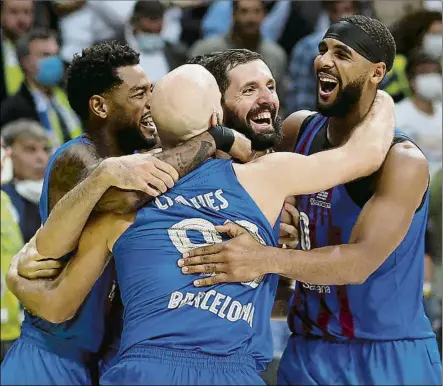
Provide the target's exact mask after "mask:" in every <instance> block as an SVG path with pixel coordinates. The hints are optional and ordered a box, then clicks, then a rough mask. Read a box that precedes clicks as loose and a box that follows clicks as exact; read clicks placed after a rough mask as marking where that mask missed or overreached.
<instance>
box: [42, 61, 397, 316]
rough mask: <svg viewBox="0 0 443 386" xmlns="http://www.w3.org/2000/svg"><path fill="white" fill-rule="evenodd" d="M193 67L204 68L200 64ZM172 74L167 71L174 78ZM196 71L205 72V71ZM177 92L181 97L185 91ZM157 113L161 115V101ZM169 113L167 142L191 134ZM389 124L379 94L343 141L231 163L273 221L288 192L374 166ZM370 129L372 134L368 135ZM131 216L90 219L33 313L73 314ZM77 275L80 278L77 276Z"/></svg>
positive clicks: (170, 88)
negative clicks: (312, 151) (173, 126)
mask: <svg viewBox="0 0 443 386" xmlns="http://www.w3.org/2000/svg"><path fill="white" fill-rule="evenodd" d="M195 71H197V69H196V70H195ZM195 71H189V73H188V74H187V72H186V71H183V73H182V74H181V76H183V77H184V78H183V79H182V81H183V82H186V83H187V84H188V86H189V88H191V87H193V88H195V91H196V93H195V95H196V96H199V98H201V99H200V102H201V103H202V104H203V99H205V98H208V97H210V95H208V90H206V89H205V88H204V87H202V84H200V83H199V82H197V81H196V80H195V79H196V73H195ZM198 71H206V70H204V69H203V68H201V69H198ZM174 75H175V74H172V75H169V76H171V77H174ZM201 75H202V76H204V74H201ZM166 77H168V75H166ZM167 81H168V79H166V80H165V83H164V88H163V92H169V93H173V92H175V91H176V88H175V87H174V82H169V83H168V82H167ZM209 91H210V90H209ZM209 94H210V92H209ZM154 97H155V96H154ZM182 97H183V98H185V99H186V93H184V94H183V95H182ZM196 98H197V97H196ZM197 99H198V98H197ZM196 101H198V100H196ZM154 103H155V102H154ZM184 104H185V103H184ZM212 112H213V106H212V105H209V106H207V107H206V111H205V110H204V109H201V110H200V112H199V114H201V115H202V117H201V119H202V122H203V120H206V121H208V120H209V119H210V116H211V114H212ZM156 113H158V114H160V115H161V114H162V110H161V104H160V105H159V110H158V111H157V112H156ZM169 113H171V112H169ZM173 114H176V116H171V119H172V120H173V121H174V122H176V123H182V126H183V130H181V131H180V132H178V133H179V134H180V135H181V136H182V137H177V138H176V139H174V138H173V137H172V136H171V134H172V133H173V132H174V131H173V130H171V131H170V132H169V134H168V135H169V138H170V142H171V143H172V142H173V141H175V142H180V141H181V140H182V139H183V137H184V136H187V135H192V130H193V129H192V128H190V127H187V126H186V122H180V121H179V118H180V116H181V111H180V105H178V109H177V110H175V112H173ZM168 115H169V114H168ZM393 127H394V118H393V103H392V100H391V99H390V98H389V97H388V96H386V95H384V94H380V96H379V100H378V101H377V103H376V104H375V105H374V109H373V111H372V113H371V114H370V115H369V117H368V119H367V120H365V122H364V123H363V124H362V125H361V126H359V127H357V128H356V130H355V132H354V133H353V135H352V136H351V139H350V140H349V141H348V143H347V144H345V145H344V146H342V147H340V148H337V149H334V150H331V151H327V152H323V153H319V154H316V155H313V156H309V157H305V156H301V155H298V154H294V153H274V154H270V155H266V156H263V157H261V158H260V159H258V160H256V161H254V162H250V163H249V164H245V165H241V164H235V165H234V169H235V172H236V174H237V177H238V179H239V182H240V183H241V184H242V185H243V187H244V188H245V189H246V190H247V191H248V193H249V194H250V195H251V197H252V198H253V199H254V201H255V202H256V203H257V205H258V206H259V207H260V209H261V210H262V211H263V213H264V215H265V216H266V218H267V219H268V220H269V222H270V224H271V225H273V224H274V223H275V221H276V219H277V217H278V215H279V213H280V211H281V207H282V205H283V202H284V200H285V198H286V197H287V196H289V195H297V194H304V193H310V192H315V191H318V190H322V189H327V188H328V187H330V186H333V185H336V184H337V183H342V182H346V181H349V180H352V179H354V178H357V177H359V176H361V175H367V174H370V173H372V172H373V171H374V170H376V169H377V168H378V167H379V166H380V164H381V162H382V161H383V158H384V156H385V154H386V152H387V149H388V148H389V144H390V142H391V141H392V137H393ZM368 130H369V131H370V133H368ZM197 132H198V130H195V131H194V133H197ZM374 132H376V133H377V135H372V134H374ZM159 135H160V137H161V136H162V129H161V127H159ZM350 160H355V161H354V167H353V168H349V167H348V166H349V162H350ZM313 174H317V175H318V176H320V178H318V179H315V180H313V179H312V178H311V176H312V175H313ZM257 181H260V183H257ZM269 197H273V200H269ZM134 218H135V214H134V213H132V214H127V215H115V214H108V215H102V216H98V217H96V218H94V219H92V220H91V221H90V222H89V223H88V225H87V226H86V228H85V230H84V232H83V234H82V237H81V240H80V246H79V249H78V252H77V254H76V256H75V257H74V258H73V259H72V260H71V262H70V263H69V264H68V266H67V267H66V268H65V269H64V270H63V272H62V274H61V275H60V276H59V277H58V278H57V279H55V280H54V281H53V282H52V285H51V286H50V288H47V289H46V291H45V297H47V299H48V300H49V301H48V302H47V304H46V307H45V308H42V307H41V306H39V307H38V309H37V310H35V312H37V314H38V315H39V316H41V317H43V318H46V319H50V320H56V321H58V322H61V321H64V320H66V319H69V318H71V317H72V316H73V315H75V312H76V310H77V309H78V307H79V306H80V305H81V304H82V302H83V300H84V298H85V297H86V296H87V294H88V293H89V291H90V289H91V288H92V286H93V284H94V282H95V280H96V279H97V277H98V276H99V275H100V273H101V272H102V270H103V268H104V266H105V265H106V264H107V262H108V260H109V255H110V253H111V252H112V248H113V245H114V242H115V241H116V240H117V239H118V237H120V235H121V234H122V233H123V232H124V231H125V230H126V229H127V228H128V227H129V226H130V225H131V223H132V222H133V221H134ZM79 277H81V278H82V280H79V279H78V278H79Z"/></svg>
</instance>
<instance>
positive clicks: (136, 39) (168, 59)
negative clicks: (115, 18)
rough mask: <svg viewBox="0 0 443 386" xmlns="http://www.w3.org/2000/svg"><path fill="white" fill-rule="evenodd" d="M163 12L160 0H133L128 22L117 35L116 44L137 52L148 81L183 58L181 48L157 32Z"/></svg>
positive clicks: (166, 70)
mask: <svg viewBox="0 0 443 386" xmlns="http://www.w3.org/2000/svg"><path fill="white" fill-rule="evenodd" d="M164 14H165V7H164V6H163V4H162V3H161V2H160V1H155V0H154V1H137V3H136V4H135V7H134V13H133V15H132V17H131V20H130V22H129V23H128V24H127V25H126V27H125V30H124V32H122V34H121V35H120V36H119V37H117V40H118V41H119V42H120V43H122V44H128V45H129V46H130V47H131V48H132V49H134V50H135V51H137V52H140V65H141V66H142V67H143V69H144V70H145V71H146V72H148V73H149V77H150V79H151V81H152V83H155V82H156V81H158V80H159V79H160V78H161V77H162V76H164V75H166V74H167V73H168V72H170V71H172V70H173V69H174V68H176V67H178V66H181V65H182V64H185V62H186V60H187V54H186V48H185V47H183V46H181V45H178V44H171V43H169V42H167V41H166V40H165V39H164V38H163V36H162V35H161V32H162V29H163V20H164V19H163V18H164Z"/></svg>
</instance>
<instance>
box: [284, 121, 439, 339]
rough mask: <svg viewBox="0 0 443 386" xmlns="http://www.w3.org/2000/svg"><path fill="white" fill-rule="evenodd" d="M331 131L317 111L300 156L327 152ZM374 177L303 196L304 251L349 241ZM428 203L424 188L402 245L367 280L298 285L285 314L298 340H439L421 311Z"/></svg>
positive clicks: (300, 205)
mask: <svg viewBox="0 0 443 386" xmlns="http://www.w3.org/2000/svg"><path fill="white" fill-rule="evenodd" d="M326 129H327V118H326V117H323V116H321V115H320V114H317V115H316V116H314V117H310V118H308V119H307V121H306V122H305V124H304V125H303V127H302V130H301V134H300V136H299V140H298V142H297V144H296V147H295V152H297V153H300V154H305V155H309V154H313V153H316V152H319V151H323V150H326V149H328V148H330V147H331V146H330V144H329V143H328V141H327V135H326ZM405 140H409V139H408V138H407V137H406V136H405V135H404V134H402V133H400V132H396V134H395V138H394V144H395V143H399V142H402V141H405ZM350 167H352V165H350ZM313 178H315V176H314V177H313ZM373 180H374V177H373V176H369V177H366V178H362V179H359V180H356V181H354V182H352V183H349V184H345V185H339V186H335V187H334V188H332V189H329V190H325V191H322V192H318V193H315V194H310V195H303V196H300V197H298V198H297V208H298V210H299V211H300V220H301V222H300V225H301V232H302V235H301V243H300V244H301V248H302V249H304V250H309V249H313V248H319V247H323V246H327V245H338V244H346V243H348V242H349V238H350V235H351V231H352V229H353V227H354V224H355V223H356V221H357V218H358V217H359V215H360V213H361V211H362V208H363V206H364V205H365V203H366V202H367V201H368V200H369V199H370V198H371V196H372V194H373ZM407 188H408V187H405V189H407ZM428 203H429V192H428V191H427V192H426V194H425V196H424V197H423V201H422V204H421V206H420V208H418V209H417V211H416V213H415V215H414V217H413V219H412V223H411V226H410V228H409V230H408V233H407V234H406V236H405V238H404V239H403V241H402V242H401V244H400V245H399V246H398V248H397V249H396V250H395V251H394V252H393V253H392V254H391V255H390V256H389V257H388V258H387V259H386V261H385V262H384V263H383V264H382V265H381V266H380V267H379V268H378V269H377V270H376V271H375V272H374V273H373V274H372V275H370V277H369V278H368V279H367V280H366V281H365V283H363V284H361V285H342V286H333V285H311V284H309V283H302V282H297V283H296V288H295V292H294V295H293V297H292V299H291V307H290V313H289V316H288V323H289V327H290V328H291V330H292V331H293V332H294V333H295V334H299V335H314V336H320V337H323V338H325V339H339V340H342V339H352V338H361V339H371V340H396V339H414V338H427V337H432V336H434V333H433V331H432V328H431V324H430V322H429V320H428V318H427V317H426V315H425V312H424V309H423V276H424V235H425V229H426V223H427V212H428ZM374 226H377V224H374Z"/></svg>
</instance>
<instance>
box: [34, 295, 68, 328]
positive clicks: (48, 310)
mask: <svg viewBox="0 0 443 386" xmlns="http://www.w3.org/2000/svg"><path fill="white" fill-rule="evenodd" d="M45 303H46V304H45V305H44V307H40V310H39V311H38V312H37V313H38V314H39V316H40V317H41V318H43V319H45V320H47V321H48V322H51V323H54V324H59V323H64V322H66V321H67V320H70V319H72V318H73V317H74V315H75V311H73V310H71V309H70V307H68V306H66V305H65V304H62V302H61V301H60V300H58V299H55V298H53V297H48V301H47V302H45Z"/></svg>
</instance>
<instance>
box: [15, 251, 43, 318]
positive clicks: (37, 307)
mask: <svg viewBox="0 0 443 386" xmlns="http://www.w3.org/2000/svg"><path fill="white" fill-rule="evenodd" d="M17 267H18V255H16V256H14V258H13V259H12V261H11V265H10V267H9V270H8V274H7V275H6V285H7V286H8V288H9V290H10V291H11V292H12V293H13V294H14V295H15V297H16V298H17V299H18V300H19V301H20V303H21V304H23V306H24V307H25V308H26V309H27V310H28V311H30V312H31V313H32V314H35V315H38V316H41V313H42V312H43V313H44V312H45V310H47V309H48V302H47V298H46V297H45V293H47V291H48V289H49V288H50V287H51V284H52V283H51V281H50V280H43V279H36V280H28V279H25V278H23V277H21V276H20V275H19V274H18V268H17Z"/></svg>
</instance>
